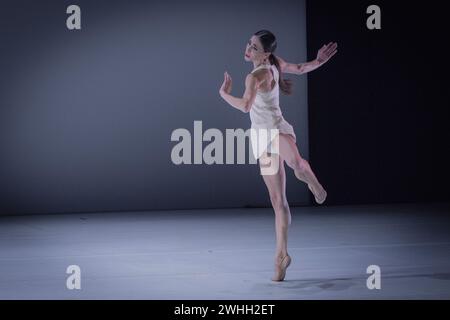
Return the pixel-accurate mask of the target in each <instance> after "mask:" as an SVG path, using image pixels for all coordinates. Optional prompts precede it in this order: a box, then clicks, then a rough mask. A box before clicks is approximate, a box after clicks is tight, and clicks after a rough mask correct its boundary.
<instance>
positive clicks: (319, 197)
mask: <svg viewBox="0 0 450 320" xmlns="http://www.w3.org/2000/svg"><path fill="white" fill-rule="evenodd" d="M308 188H309V190H311V192H312V194H313V195H314V199H315V200H316V202H317V203H318V204H322V203H324V202H325V200H326V198H327V192H326V191H325V189H324V188H323V187H322V192H321V193H320V194H316V193H314V191H313V188H312V187H311V185H309V184H308Z"/></svg>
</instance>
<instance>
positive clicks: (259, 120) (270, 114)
mask: <svg viewBox="0 0 450 320" xmlns="http://www.w3.org/2000/svg"><path fill="white" fill-rule="evenodd" d="M262 68H266V69H270V70H272V71H273V76H274V80H275V82H276V83H275V86H274V88H273V89H272V91H269V92H261V91H259V90H258V91H257V92H256V97H255V101H254V102H253V105H252V108H251V109H250V120H251V129H252V130H251V131H250V132H251V134H250V141H251V145H252V150H253V155H254V157H255V159H259V158H260V157H261V155H262V154H263V153H264V152H265V151H267V152H269V153H278V154H279V151H278V147H279V145H276V142H278V137H277V135H278V133H286V134H290V135H291V136H292V137H293V138H294V140H295V141H296V140H297V138H296V136H295V132H294V128H293V127H292V125H290V124H289V123H288V122H287V121H286V120H285V119H284V117H283V114H282V112H281V109H280V102H279V95H280V89H279V84H278V80H279V73H278V69H277V67H276V66H275V65H260V66H259V67H257V68H255V69H253V71H252V72H251V73H253V72H255V71H256V70H259V69H262ZM273 129H276V130H273ZM275 138H276V140H274V139H275Z"/></svg>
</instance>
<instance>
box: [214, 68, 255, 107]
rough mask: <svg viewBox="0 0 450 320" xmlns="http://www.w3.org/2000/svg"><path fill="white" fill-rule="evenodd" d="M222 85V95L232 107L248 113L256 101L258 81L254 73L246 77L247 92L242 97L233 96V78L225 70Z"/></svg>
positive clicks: (220, 91)
mask: <svg viewBox="0 0 450 320" xmlns="http://www.w3.org/2000/svg"><path fill="white" fill-rule="evenodd" d="M224 76H225V77H224V80H223V83H222V86H221V87H220V90H219V93H220V96H221V97H222V98H223V99H224V100H225V101H226V102H228V104H230V105H231V106H232V107H234V108H236V109H238V110H240V111H242V112H244V113H247V112H249V111H250V109H251V107H252V104H253V101H255V97H256V90H257V88H258V81H257V79H256V77H255V76H254V75H253V74H249V75H247V78H245V92H244V95H243V96H242V98H238V97H233V96H232V95H231V94H230V93H231V86H232V80H231V76H230V75H229V74H228V73H227V72H225V75H224Z"/></svg>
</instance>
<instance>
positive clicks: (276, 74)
mask: <svg viewBox="0 0 450 320" xmlns="http://www.w3.org/2000/svg"><path fill="white" fill-rule="evenodd" d="M276 48H277V41H276V38H275V36H274V34H273V33H272V32H270V31H268V30H260V31H258V32H256V33H255V34H254V35H253V36H252V37H251V38H250V40H249V41H248V43H247V46H246V50H245V56H244V59H245V61H247V62H253V67H254V69H253V70H252V72H251V73H249V74H248V75H247V77H246V78H245V92H244V94H243V97H242V98H239V97H234V96H232V95H231V88H232V79H231V76H230V75H229V74H228V72H225V73H224V81H223V83H222V86H221V87H220V90H219V93H220V96H221V97H222V98H223V99H224V100H225V101H226V102H227V103H228V104H230V105H231V106H232V107H234V108H236V109H238V110H240V111H242V112H244V113H249V114H250V120H251V127H252V129H254V130H259V129H265V130H267V129H277V131H276V132H278V134H277V135H276V138H275V139H273V140H271V139H268V140H267V142H268V143H266V144H264V145H263V147H262V148H261V144H260V141H261V140H258V141H257V139H255V138H254V137H253V136H252V135H251V136H250V141H251V144H252V149H253V153H254V155H255V159H258V160H259V164H260V166H261V168H262V166H263V165H262V164H263V163H264V164H266V163H273V162H271V161H277V162H278V170H277V171H276V173H274V174H264V175H262V176H263V180H264V182H265V184H266V186H267V189H268V193H269V197H270V201H271V203H272V207H273V209H274V211H275V232H276V251H275V274H274V275H273V277H272V280H273V281H283V280H284V278H285V276H286V269H287V268H288V267H289V265H290V264H291V257H290V256H289V254H288V251H287V239H288V228H289V226H290V224H291V213H290V210H289V204H288V201H287V198H286V175H285V168H284V163H285V162H286V163H287V165H288V166H289V167H290V168H291V169H292V170H293V171H294V174H295V176H296V177H297V179H299V180H300V181H303V182H304V183H306V184H307V185H308V188H309V190H310V191H311V192H312V194H313V195H314V198H315V201H316V202H317V203H318V204H322V203H324V201H325V199H326V197H327V192H326V191H325V189H324V188H323V187H322V185H321V184H320V183H319V181H318V179H317V177H316V175H315V174H314V172H313V171H312V170H311V166H310V165H309V163H308V161H307V160H305V159H303V158H302V156H301V155H300V153H299V151H298V148H297V145H296V136H295V132H294V129H293V127H292V126H291V125H290V124H289V123H288V122H287V121H286V120H285V119H284V117H283V115H282V113H281V110H280V106H279V90H281V91H282V92H283V93H284V94H287V95H290V94H292V81H290V80H287V79H283V78H282V73H291V74H297V75H300V74H305V73H308V72H311V71H313V70H315V69H317V68H319V67H320V66H322V65H323V64H324V63H326V62H327V61H328V60H329V59H330V58H331V57H332V56H333V55H334V54H336V52H337V50H336V49H337V44H336V43H335V42H330V43H329V44H327V45H324V46H323V47H322V48H321V49H320V50H319V52H318V53H317V57H316V59H315V60H313V61H310V62H305V63H298V64H294V63H288V62H286V61H284V60H283V59H282V58H281V57H279V56H275V55H274V52H275V49H276ZM275 142H276V145H277V147H276V148H274V147H273V146H274V145H275ZM273 149H276V150H275V151H274V150H273ZM269 151H270V152H269Z"/></svg>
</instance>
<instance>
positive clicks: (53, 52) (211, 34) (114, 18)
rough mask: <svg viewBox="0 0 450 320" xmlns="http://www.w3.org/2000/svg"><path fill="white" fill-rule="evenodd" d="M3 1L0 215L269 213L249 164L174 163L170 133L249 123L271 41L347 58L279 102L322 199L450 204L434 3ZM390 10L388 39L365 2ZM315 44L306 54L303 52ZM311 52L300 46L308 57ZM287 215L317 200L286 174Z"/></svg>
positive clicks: (440, 38) (440, 28) (443, 66)
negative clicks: (263, 42)
mask: <svg viewBox="0 0 450 320" xmlns="http://www.w3.org/2000/svg"><path fill="white" fill-rule="evenodd" d="M69 4H73V2H71V1H58V0H48V1H39V2H37V1H26V0H22V1H2V2H1V10H0V23H1V25H0V36H1V41H0V58H1V59H0V70H1V72H0V73H1V79H0V157H1V158H0V212H1V214H27V213H58V212H61V213H62V212H80V211H82V212H93V211H121V210H125V211H131V210H152V209H190V208H229V207H254V206H256V207H258V206H267V207H268V206H270V202H269V199H268V194H267V190H266V187H265V185H264V183H263V181H262V178H261V176H260V175H259V170H258V168H257V166H256V165H212V166H208V165H205V164H203V165H190V166H175V165H173V164H172V163H171V161H170V151H171V149H172V147H173V146H174V145H175V143H174V142H171V141H170V134H171V132H172V131H173V130H174V129H177V128H186V129H188V130H189V131H190V132H191V133H193V122H194V120H202V121H203V127H204V130H206V129H208V128H218V129H221V130H222V131H223V132H224V130H225V128H243V129H246V128H248V127H249V126H250V121H249V119H248V115H246V114H243V113H241V112H239V111H237V110H235V109H233V108H232V107H230V106H228V105H226V104H225V102H223V101H222V100H221V99H220V97H219V95H218V89H219V86H220V84H221V82H222V77H223V72H224V71H225V70H227V71H228V72H229V73H230V74H231V75H232V76H233V80H234V81H233V82H234V84H233V93H234V94H235V95H239V94H241V93H242V92H243V89H244V87H243V79H244V77H245V74H246V73H247V72H249V71H250V70H251V67H252V66H251V65H250V64H248V63H245V61H244V60H243V50H244V48H245V42H246V41H247V40H248V38H249V37H250V36H251V34H252V33H253V32H255V31H257V30H259V29H262V28H267V29H270V30H272V31H273V32H274V33H275V34H276V35H277V37H278V43H279V49H278V54H279V55H280V56H282V57H283V58H285V59H286V60H288V61H290V62H295V63H297V62H304V61H306V60H312V59H314V58H315V57H316V53H317V50H318V49H319V48H320V47H321V46H322V45H323V44H324V43H327V42H329V41H336V42H338V45H339V48H338V54H337V55H336V56H335V57H333V59H332V60H331V61H330V62H329V63H327V64H326V65H325V66H324V67H322V68H320V69H318V70H316V71H314V72H312V73H310V74H308V75H307V76H300V77H296V76H291V75H289V76H288V77H289V78H291V79H293V80H294V82H295V84H294V85H295V93H294V96H292V97H286V96H280V99H281V105H282V110H283V113H284V114H285V117H286V119H287V120H288V121H289V122H290V123H292V124H293V125H294V128H295V130H296V134H297V137H298V146H299V149H300V152H301V154H302V155H303V156H304V157H305V158H307V159H309V160H310V163H311V165H312V167H313V169H314V171H315V172H316V174H317V176H318V177H319V179H320V180H321V182H322V183H323V185H324V186H325V187H326V188H327V190H328V200H327V202H326V205H339V204H366V203H395V202H418V201H420V202H422V201H425V202H428V201H447V200H448V199H449V191H448V190H449V188H448V187H447V185H446V184H447V181H448V179H449V178H450V174H449V171H450V170H449V169H448V163H449V162H450V161H449V160H450V159H449V156H448V152H447V149H448V144H449V143H448V141H449V130H448V129H447V121H448V119H449V112H448V105H449V103H448V101H449V100H448V98H449V93H448V91H449V89H448V88H447V86H448V80H447V78H448V77H447V75H448V73H447V70H448V68H447V64H448V63H447V59H448V58H447V56H448V52H447V51H446V50H447V49H446V48H447V41H448V40H447V38H448V36H447V35H446V30H447V28H446V26H445V21H446V20H447V17H446V16H445V12H446V11H445V10H444V6H443V4H442V3H441V2H439V1H431V2H427V4H426V5H425V4H422V5H419V4H414V3H411V2H407V1H377V2H369V1H363V0H361V1H356V0H354V1H340V2H334V1H323V0H314V1H307V2H306V9H305V7H304V2H303V1H294V0H285V1H256V0H254V1H237V0H236V1H226V2H219V1H217V2H216V1H200V0H198V1H190V2H186V1H177V0H171V1H164V2H163V1H138V0H135V1H119V0H114V1H95V2H94V1H77V2H76V4H78V5H80V6H81V9H82V28H83V29H82V30H81V31H76V32H71V31H68V30H67V29H66V28H65V20H66V17H67V15H66V14H65V8H66V7H67V6H68V5H69ZM371 4H377V5H379V6H380V7H381V12H382V13H381V20H382V29H381V30H368V29H367V28H366V19H367V17H368V14H366V9H367V7H368V6H369V5H371ZM305 43H307V47H306V46H305ZM306 49H307V50H306ZM287 174H288V180H287V192H288V200H289V202H290V204H291V205H292V206H302V205H311V204H313V202H312V201H311V197H310V194H309V193H308V191H307V189H306V188H305V186H304V185H303V184H301V183H298V182H297V181H296V180H295V178H294V177H293V174H292V172H290V170H288V171H287Z"/></svg>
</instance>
